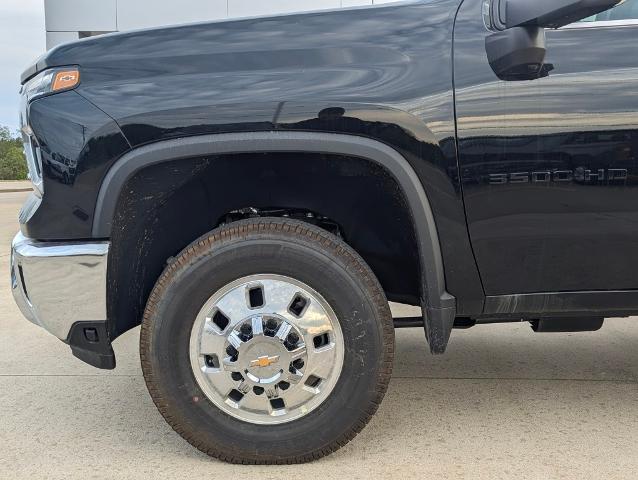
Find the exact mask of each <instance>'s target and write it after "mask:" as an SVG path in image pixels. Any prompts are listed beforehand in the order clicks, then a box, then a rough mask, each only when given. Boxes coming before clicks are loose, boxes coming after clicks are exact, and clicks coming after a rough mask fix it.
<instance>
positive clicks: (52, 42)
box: [47, 32, 78, 50]
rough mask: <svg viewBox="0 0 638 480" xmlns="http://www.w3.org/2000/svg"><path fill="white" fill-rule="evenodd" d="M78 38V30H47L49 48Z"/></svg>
mask: <svg viewBox="0 0 638 480" xmlns="http://www.w3.org/2000/svg"><path fill="white" fill-rule="evenodd" d="M77 39H78V32H47V50H49V49H51V48H53V47H55V46H56V45H60V44H61V43H67V42H73V41H75V40H77Z"/></svg>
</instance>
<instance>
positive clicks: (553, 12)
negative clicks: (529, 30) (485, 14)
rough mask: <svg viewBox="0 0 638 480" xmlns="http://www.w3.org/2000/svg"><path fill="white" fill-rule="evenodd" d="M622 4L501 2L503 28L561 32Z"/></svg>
mask: <svg viewBox="0 0 638 480" xmlns="http://www.w3.org/2000/svg"><path fill="white" fill-rule="evenodd" d="M620 1H621V0H500V4H499V8H498V16H499V19H500V21H501V22H502V24H503V26H504V27H505V28H506V29H508V28H515V27H541V28H560V27H563V26H565V25H568V24H570V23H574V22H577V21H578V20H582V19H583V18H587V17H590V16H592V15H596V14H597V13H600V12H604V11H605V10H609V9H610V8H612V7H614V6H615V5H617V4H618V3H620Z"/></svg>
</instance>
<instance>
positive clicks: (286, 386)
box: [277, 382, 290, 390]
mask: <svg viewBox="0 0 638 480" xmlns="http://www.w3.org/2000/svg"><path fill="white" fill-rule="evenodd" d="M277 385H278V386H279V388H281V389H282V390H288V387H290V384H289V383H288V382H279V383H278V384H277Z"/></svg>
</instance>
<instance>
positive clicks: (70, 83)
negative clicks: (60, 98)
mask: <svg viewBox="0 0 638 480" xmlns="http://www.w3.org/2000/svg"><path fill="white" fill-rule="evenodd" d="M79 83H80V71H79V70H78V69H77V68H74V67H66V68H52V69H49V70H45V71H43V72H40V73H39V74H37V75H36V76H35V77H33V78H32V79H31V80H29V81H28V82H26V83H25V84H24V85H23V87H22V95H24V96H25V97H26V100H27V103H28V102H30V101H31V100H33V99H34V98H38V97H41V96H42V95H47V94H49V93H57V92H62V91H65V90H70V89H72V88H75V87H77V86H78V84H79Z"/></svg>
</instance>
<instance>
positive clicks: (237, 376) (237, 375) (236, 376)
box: [230, 372, 244, 382]
mask: <svg viewBox="0 0 638 480" xmlns="http://www.w3.org/2000/svg"><path fill="white" fill-rule="evenodd" d="M230 378H232V379H233V380H235V381H236V382H241V381H242V380H243V379H244V377H242V375H241V373H239V372H233V373H231V374H230Z"/></svg>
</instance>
